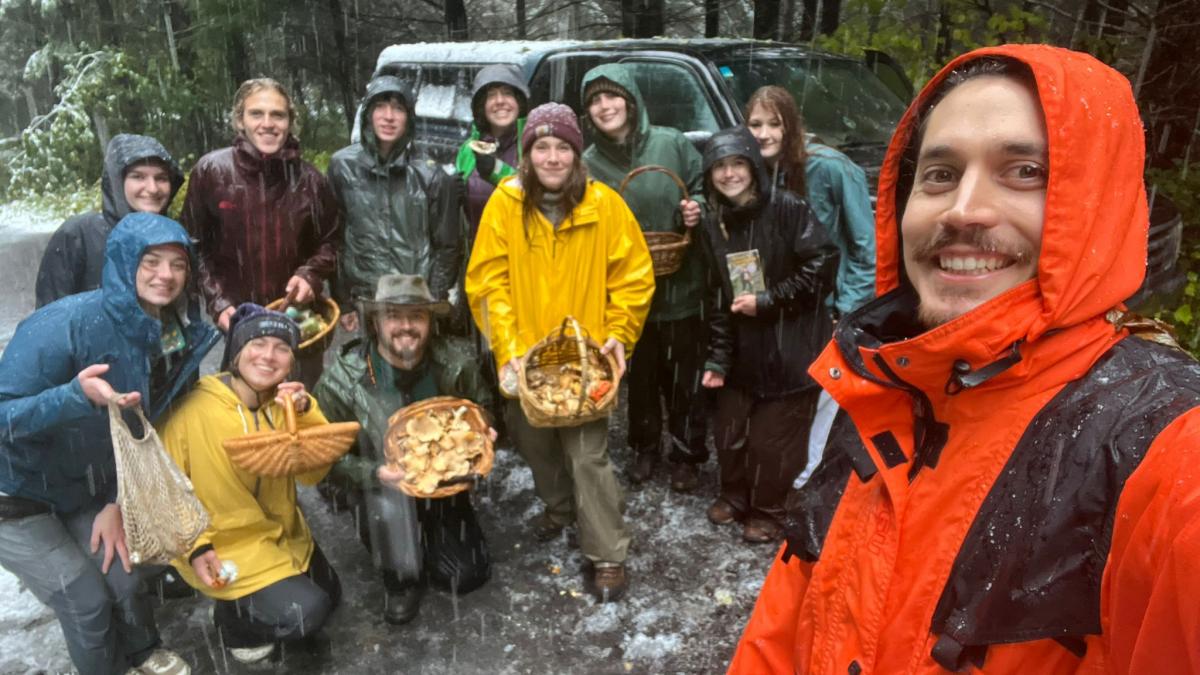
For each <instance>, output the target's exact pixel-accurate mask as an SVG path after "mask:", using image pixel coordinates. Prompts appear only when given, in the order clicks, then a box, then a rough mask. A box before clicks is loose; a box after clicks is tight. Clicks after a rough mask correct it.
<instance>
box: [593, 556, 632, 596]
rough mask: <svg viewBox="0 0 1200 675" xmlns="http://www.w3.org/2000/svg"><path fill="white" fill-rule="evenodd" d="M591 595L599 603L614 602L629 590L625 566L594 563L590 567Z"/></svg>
mask: <svg viewBox="0 0 1200 675" xmlns="http://www.w3.org/2000/svg"><path fill="white" fill-rule="evenodd" d="M592 568H593V569H592V584H591V588H590V589H589V590H591V592H592V595H594V596H596V599H597V600H599V601H600V602H616V601H617V600H620V599H621V597H622V596H624V595H625V591H626V590H628V589H629V578H628V577H626V576H625V565H623V564H621V563H606V562H599V563H594V564H593V566H592Z"/></svg>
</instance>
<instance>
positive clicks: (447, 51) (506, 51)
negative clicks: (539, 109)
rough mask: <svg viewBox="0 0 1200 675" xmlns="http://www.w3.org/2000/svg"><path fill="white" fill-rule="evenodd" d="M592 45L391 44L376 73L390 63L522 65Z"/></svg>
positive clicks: (501, 42) (539, 42)
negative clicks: (556, 52)
mask: <svg viewBox="0 0 1200 675" xmlns="http://www.w3.org/2000/svg"><path fill="white" fill-rule="evenodd" d="M586 44H589V43H588V42H584V41H582V40H537V41H534V40H489V41H486V42H418V43H416V44H406V45H392V46H390V47H385V48H384V50H383V51H381V52H379V60H378V61H376V62H375V70H376V71H379V70H380V69H381V68H383V67H384V66H386V65H388V64H390V63H514V64H515V63H520V62H521V61H523V60H524V57H525V56H526V55H528V54H531V53H537V52H547V51H553V50H557V49H567V48H571V47H579V46H581V45H586Z"/></svg>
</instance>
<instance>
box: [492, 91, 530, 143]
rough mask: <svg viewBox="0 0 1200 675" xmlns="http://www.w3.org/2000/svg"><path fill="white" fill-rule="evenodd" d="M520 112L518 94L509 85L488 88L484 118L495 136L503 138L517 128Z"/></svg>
mask: <svg viewBox="0 0 1200 675" xmlns="http://www.w3.org/2000/svg"><path fill="white" fill-rule="evenodd" d="M520 110H521V106H520V103H519V102H518V101H517V93H516V92H515V91H514V90H513V88H512V87H510V86H508V85H507V84H493V85H490V86H488V88H487V98H486V99H484V101H483V116H484V118H486V119H487V123H488V130H489V131H490V132H491V133H492V135H493V136H497V137H499V136H503V135H504V134H506V133H507V132H508V131H510V130H511V129H512V128H513V127H514V126H516V124H517V115H518V113H519V111H520Z"/></svg>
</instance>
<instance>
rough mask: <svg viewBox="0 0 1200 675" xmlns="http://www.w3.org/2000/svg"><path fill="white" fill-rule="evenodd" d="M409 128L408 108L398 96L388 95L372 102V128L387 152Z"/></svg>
mask: <svg viewBox="0 0 1200 675" xmlns="http://www.w3.org/2000/svg"><path fill="white" fill-rule="evenodd" d="M407 128H408V108H406V107H405V106H404V102H403V101H402V100H400V97H398V96H388V97H386V98H382V99H379V100H377V101H375V102H374V103H372V104H371V130H372V131H374V132H375V138H376V139H378V141H379V147H380V150H382V151H384V154H387V151H388V150H391V148H392V145H394V144H395V143H396V141H398V140H400V137H401V136H403V135H404V131H405V130H406V129H407Z"/></svg>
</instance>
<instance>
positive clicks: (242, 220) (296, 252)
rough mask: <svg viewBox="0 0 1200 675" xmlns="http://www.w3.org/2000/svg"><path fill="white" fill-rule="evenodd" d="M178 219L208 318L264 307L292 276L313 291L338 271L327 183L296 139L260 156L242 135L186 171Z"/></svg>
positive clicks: (335, 222)
mask: <svg viewBox="0 0 1200 675" xmlns="http://www.w3.org/2000/svg"><path fill="white" fill-rule="evenodd" d="M180 220H181V221H182V222H183V225H184V227H186V228H187V230H188V233H189V234H191V236H192V238H193V239H195V240H196V241H197V242H198V244H197V250H198V252H199V254H200V285H201V288H202V289H203V291H204V297H205V299H206V300H207V302H208V312H209V315H210V316H212V317H213V318H214V319H215V318H216V317H218V316H220V314H221V312H222V311H224V310H225V308H226V307H229V306H231V305H232V306H237V305H239V304H241V303H243V302H256V303H259V304H263V305H265V304H267V303H268V302H271V301H272V300H275V299H277V298H281V297H283V296H284V294H285V290H284V289H285V287H286V286H287V281H288V279H290V278H291V277H292V275H299V276H301V277H303V278H304V279H305V280H306V281H307V282H308V283H309V285H311V286H312V288H313V290H314V291H315V292H317V293H318V294H319V293H320V292H321V289H322V287H323V285H324V283H325V279H326V278H328V277H329V276H330V275H331V274H333V272H334V270H335V269H337V248H336V247H337V243H336V242H337V241H338V237H339V236H340V235H339V230H340V229H341V226H340V217H339V214H338V208H337V202H336V200H335V198H334V195H333V190H332V189H330V187H329V183H328V182H327V181H326V180H325V177H324V176H323V175H321V172H320V171H318V170H317V169H316V168H315V167H313V165H311V164H309V163H308V162H305V161H303V160H302V159H300V142H299V141H298V140H296V138H295V137H293V136H289V137H288V140H287V142H286V143H285V144H284V146H283V148H282V149H280V150H279V152H276V153H274V154H272V155H270V156H267V157H263V155H262V154H261V153H259V151H258V150H257V149H256V148H255V147H254V145H253V144H252V143H251V142H250V141H249V140H247V139H246V138H245V137H243V136H240V135H239V136H238V137H237V138H236V139H234V142H233V146H232V147H229V148H222V149H220V150H215V151H213V152H210V153H208V154H207V155H205V156H203V157H201V158H200V161H199V162H197V163H196V166H195V167H193V168H192V175H191V178H190V179H189V181H188V185H187V199H186V200H185V201H184V204H183V213H182V214H181V218H180Z"/></svg>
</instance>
